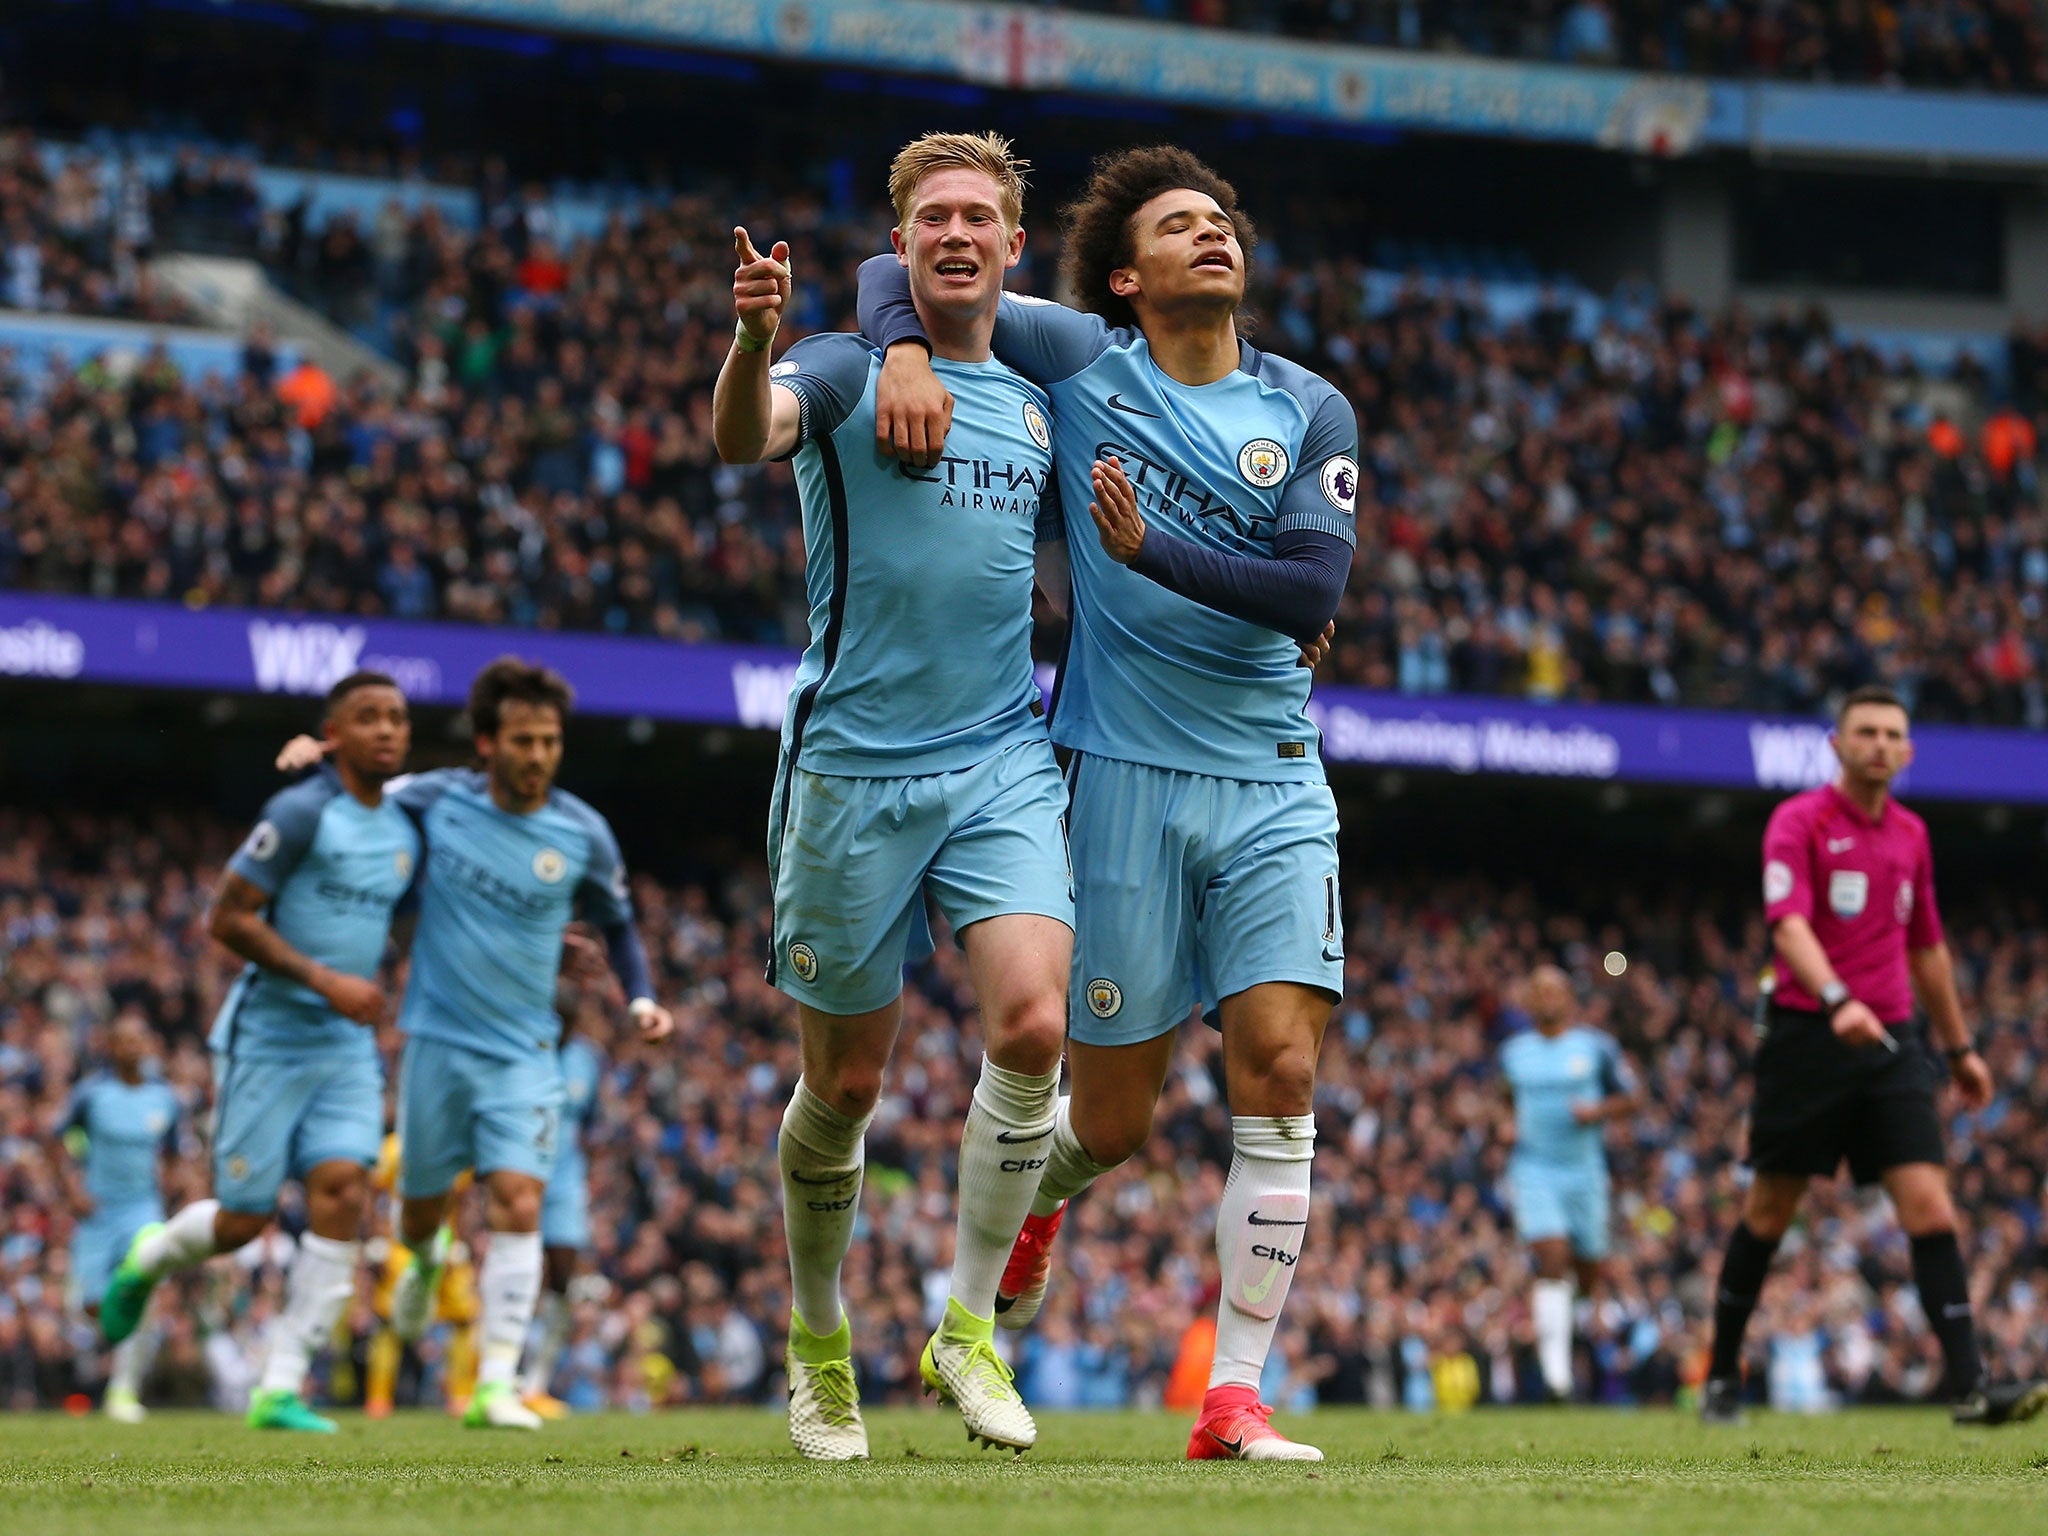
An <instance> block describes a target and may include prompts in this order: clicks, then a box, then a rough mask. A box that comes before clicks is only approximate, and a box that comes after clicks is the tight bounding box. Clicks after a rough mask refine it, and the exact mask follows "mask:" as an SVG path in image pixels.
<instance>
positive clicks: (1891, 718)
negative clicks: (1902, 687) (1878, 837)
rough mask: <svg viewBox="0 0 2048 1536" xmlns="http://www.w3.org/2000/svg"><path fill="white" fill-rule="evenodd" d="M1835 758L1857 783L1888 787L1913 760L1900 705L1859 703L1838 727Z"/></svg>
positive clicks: (1908, 733)
mask: <svg viewBox="0 0 2048 1536" xmlns="http://www.w3.org/2000/svg"><path fill="white" fill-rule="evenodd" d="M1835 756H1836V757H1837V758H1839V759H1840V760H1841V764H1842V769H1843V771H1844V772H1845V773H1846V774H1847V775H1848V776H1849V777H1850V778H1851V779H1852V780H1854V781H1855V782H1857V783H1859V784H1862V785H1865V786H1866V787H1868V788H1872V789H1884V788H1888V787H1889V786H1890V784H1891V782H1892V780H1893V779H1895V778H1897V777H1898V776H1899V775H1900V774H1902V773H1904V772H1905V771H1906V766H1907V764H1909V763H1911V762H1912V761H1913V738H1912V736H1911V734H1910V727H1909V725H1908V723H1907V720H1906V712H1905V711H1904V710H1903V709H1900V708H1899V707H1898V706H1897V705H1896V704H1858V705H1857V706H1856V707H1855V708H1854V709H1852V710H1850V711H1849V713H1848V714H1846V715H1844V716H1843V717H1842V723H1841V724H1840V725H1839V726H1837V727H1836V728H1835Z"/></svg>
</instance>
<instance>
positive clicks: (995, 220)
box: [891, 166, 1024, 314]
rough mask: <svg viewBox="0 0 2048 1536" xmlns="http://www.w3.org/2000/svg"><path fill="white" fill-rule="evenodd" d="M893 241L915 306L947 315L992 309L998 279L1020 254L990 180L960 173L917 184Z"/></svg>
mask: <svg viewBox="0 0 2048 1536" xmlns="http://www.w3.org/2000/svg"><path fill="white" fill-rule="evenodd" d="M891 239H892V240H893V241H894V243H895V246H896V253H897V255H898V256H899V257H900V258H901V259H902V261H903V264H904V265H905V266H906V267H908V268H909V269H910V290H911V293H912V294H913V295H914V296H915V297H916V299H917V301H918V302H919V303H920V304H923V305H926V306H929V307H936V308H939V309H942V310H946V311H949V312H952V313H966V314H979V313H983V312H985V311H987V310H990V309H993V308H994V307H995V304H996V301H997V299H998V298H999V297H1000V296H1001V294H1002V291H1003V274H1004V273H1005V272H1007V271H1008V270H1009V269H1010V268H1011V267H1014V266H1015V265H1017V258H1018V257H1019V256H1021V255H1022V254H1023V251H1024V231H1023V230H1021V229H1011V228H1010V227H1009V225H1008V223H1007V222H1006V221H1005V220H1004V218H1003V201H1002V189H1001V188H999V187H998V186H997V185H996V182H995V178H994V177H992V176H989V175H987V174H985V173H983V172H981V171H972V170H968V169H967V168H966V167H964V166H955V167H952V168H951V169H948V170H943V171H933V172H932V173H931V174H930V175H929V176H927V177H925V178H924V180H922V181H920V182H919V183H918V184H917V192H916V195H915V196H914V197H913V199H912V201H911V206H910V217H909V218H908V219H906V220H904V223H903V227H902V228H901V229H898V230H895V231H894V232H893V233H892V235H891Z"/></svg>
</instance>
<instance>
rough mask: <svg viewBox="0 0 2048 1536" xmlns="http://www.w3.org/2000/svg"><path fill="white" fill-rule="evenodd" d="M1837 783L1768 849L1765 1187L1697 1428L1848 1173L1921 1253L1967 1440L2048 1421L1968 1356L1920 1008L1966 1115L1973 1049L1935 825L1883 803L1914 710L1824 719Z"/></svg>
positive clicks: (1732, 1243)
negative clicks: (1939, 890)
mask: <svg viewBox="0 0 2048 1536" xmlns="http://www.w3.org/2000/svg"><path fill="white" fill-rule="evenodd" d="M1833 745H1834V749H1835V756H1836V757H1837V758H1838V759H1839V760H1840V762H1841V765H1842V771H1841V774H1840V776H1839V777H1838V778H1836V780H1835V782H1834V783H1832V784H1825V785H1822V786H1821V787H1820V788H1818V789H1811V790H1808V791H1806V793H1804V794H1799V795H1794V796H1793V797H1792V798H1791V799H1790V800H1787V801H1786V802H1785V803H1784V804H1782V805H1780V806H1779V807H1778V808H1777V810H1775V811H1773V812H1772V813H1771V820H1770V825H1769V826H1768V827H1767V828H1766V829H1765V831H1764V918H1765V920H1766V921H1767V922H1768V923H1769V924H1770V925H1771V943H1772V946H1773V948H1774V949H1775V950H1776V957H1775V965H1774V970H1775V971H1776V974H1777V987H1776V990H1775V992H1774V993H1772V994H1771V999H1770V1005H1769V1015H1768V1023H1769V1028H1768V1030H1767V1031H1766V1032H1765V1034H1764V1038H1763V1040H1762V1042H1761V1044H1760V1046H1759V1048H1758V1051H1757V1058H1756V1102H1755V1106H1754V1108H1753V1110H1752V1111H1751V1116H1750V1126H1749V1161H1750V1165H1751V1166H1752V1167H1753V1168H1754V1169H1755V1170H1756V1178H1755V1180H1754V1181H1753V1182H1752V1183H1751V1184H1750V1187H1749V1196H1748V1199H1747V1200H1746V1201H1745V1202H1744V1204H1743V1210H1742V1219H1741V1220H1740V1221H1738V1222H1737V1223H1736V1224H1735V1233H1734V1235H1733V1236H1732V1237H1731V1238H1730V1239H1729V1242H1728V1252H1727V1255H1726V1257H1725V1258H1723V1260H1722V1261H1721V1284H1720V1290H1719V1292H1718V1293H1717V1295H1716V1297H1715V1301H1714V1352H1713V1361H1712V1364H1711V1365H1710V1366H1709V1368H1708V1376H1707V1384H1706V1391H1705V1393H1704V1396H1703V1398H1702V1401H1701V1406H1700V1417H1701V1418H1702V1419H1703V1420H1705V1421H1706V1422H1707V1423H1709V1424H1732V1423H1735V1422H1737V1421H1738V1420H1739V1418H1740V1405H1741V1396H1742V1381H1741V1361H1742V1334H1743V1330H1744V1329H1745V1328H1747V1327H1748V1326H1749V1318H1750V1314H1751V1313H1752V1312H1754V1311H1755V1310H1756V1303H1757V1295H1758V1293H1759V1292H1760V1291H1762V1289H1763V1283H1764V1276H1765V1274H1766V1273H1768V1271H1769V1270H1770V1267H1771V1257H1772V1255H1773V1254H1775V1253H1776V1252H1777V1251H1778V1243H1779V1241H1780V1240H1781V1239H1782V1238H1783V1237H1784V1235H1785V1229H1786V1228H1788V1227H1789V1226H1791V1225H1792V1218H1793V1216H1794V1215H1795V1214H1796V1213H1797V1211H1798V1209H1799V1199H1800V1196H1802V1195H1803V1194H1805V1192H1806V1185H1807V1181H1808V1180H1809V1179H1812V1178H1814V1177H1816V1176H1818V1177H1822V1178H1832V1177H1833V1176H1834V1174H1835V1172H1836V1171H1837V1169H1839V1168H1840V1167H1841V1164H1842V1160H1843V1159H1844V1158H1847V1159H1848V1162H1849V1171H1850V1173H1851V1174H1852V1175H1853V1176H1854V1178H1855V1180H1856V1182H1857V1183H1858V1184H1872V1183H1877V1182H1880V1181H1881V1182H1882V1183H1883V1185H1884V1188H1885V1193H1887V1194H1888V1195H1890V1196H1891V1199H1892V1204H1893V1206H1894V1207H1895V1208H1896V1209H1897V1211H1898V1214H1899V1224H1900V1226H1902V1227H1904V1228H1905V1230H1906V1235H1907V1237H1908V1238H1909V1239H1910V1240H1911V1244H1912V1250H1913V1284H1914V1285H1915V1286H1916V1287H1917V1288H1918V1290H1919V1292H1920V1306H1921V1310H1922V1311H1924V1312H1925V1313H1926V1315H1927V1320H1928V1323H1929V1325H1930V1326H1931V1327H1932V1328H1933V1329H1934V1331H1935V1334H1936V1335H1937V1336H1938V1337H1939V1338H1940V1340H1941V1350H1942V1356H1943V1359H1944V1361H1945V1363H1946V1367H1947V1369H1946V1371H1945V1372H1944V1374H1943V1379H1942V1390H1943V1395H1944V1396H1945V1397H1946V1398H1947V1400H1948V1401H1949V1402H1951V1403H1952V1404H1953V1405H1954V1410H1955V1419H1956V1422H1957V1423H1958V1424H1987V1425H1988V1424H2010V1423H2017V1422H2019V1421H2020V1420H2022V1419H2029V1418H2032V1417H2033V1416H2034V1415H2035V1414H2037V1413H2039V1412H2040V1411H2041V1409H2042V1408H2043V1407H2044V1406H2048V1384H2044V1383H2039V1382H2024V1383H2016V1384H2011V1385H2005V1386H1992V1385H1990V1384H1989V1383H1988V1382H1986V1381H1985V1379H1984V1375H1983V1367H1982V1364H1981V1362H1980V1361H1979V1359H1978V1355H1977V1335H1976V1327H1975V1321H1974V1319H1973V1318H1972V1316H1971V1313H1970V1281H1969V1276H1968V1274H1967V1273H1966V1272H1965V1271H1964V1268H1963V1253H1962V1249H1961V1248H1960V1247H1959V1246H1958V1245H1957V1242H1956V1212H1955V1206H1954V1204H1953V1203H1951V1201H1950V1199H1949V1191H1948V1170H1947V1169H1946V1168H1945V1167H1943V1165H1942V1140H1943V1139H1942V1129H1941V1117H1940V1115H1939V1113H1938V1112H1937V1111H1936V1108H1935V1102H1934V1092H1935V1084H1936V1082H1937V1081H1938V1080H1939V1077H1940V1075H1941V1073H1940V1069H1939V1068H1938V1067H1937V1066H1936V1065H1935V1062H1934V1059H1933V1055H1932V1052H1931V1050H1930V1046H1929V1042H1928V1041H1927V1039H1926V1038H1925V1034H1924V1032H1923V1031H1921V1030H1920V1029H1918V1028H1915V1027H1913V999H1914V997H1915V995H1916V994H1917V995H1918V997H1919V1000H1920V1004H1921V1007H1922V1008H1923V1009H1924V1010H1925V1011H1926V1014H1927V1017H1928V1020H1929V1022H1930V1024H1931V1026H1932V1033H1933V1036H1934V1043H1935V1044H1938V1046H1939V1048H1940V1052H1941V1055H1942V1057H1943V1058H1944V1059H1945V1060H1946V1062H1947V1067H1948V1075H1949V1076H1950V1077H1951V1078H1952V1079H1953V1080H1954V1082H1955V1085H1956V1087H1957V1089H1958V1090H1959V1091H1960V1092H1961V1094H1962V1099H1963V1103H1964V1104H1965V1105H1967V1106H1968V1107H1969V1108H1971V1109H1981V1108H1983V1107H1984V1106H1985V1105H1986V1104H1988V1103H1989V1102H1990V1100H1991V1070H1990V1068H1989V1067H1987V1066H1986V1065H1985V1064H1984V1058H1983V1057H1982V1056H1980V1055H1978V1054H1977V1051H1976V1049H1975V1048H1974V1047H1973V1046H1972V1044H1971V1042H1970V1033H1969V1030H1968V1028H1967V1027H1966V1026H1965V1025H1964V1023H1963V1010H1962V1004H1961V1002H1960V1000H1959V999H1958V998H1957V996H1956V985H1955V972H1954V968H1953V965H1952V963H1951V962H1950V959H1949V952H1948V945H1947V944H1946V943H1944V942H1943V940H1942V933H1941V915H1940V913H1939V912H1938V911H1937V910H1936V907H1935V901H1934V857H1933V854H1932V852H1931V851H1930V849H1929V847H1928V843H1927V824H1926V823H1925V822H1923V821H1922V820H1921V819H1920V818H1919V817H1918V816H1916V815H1914V814H1913V813H1912V812H1911V811H1909V810H1907V809H1906V808H1905V807H1904V806H1903V805H1899V804H1897V803H1895V802H1894V801H1893V800H1892V798H1891V784H1892V780H1893V779H1894V778H1896V777H1897V776H1898V775H1899V774H1900V773H1902V772H1904V771H1905V768H1906V765H1907V764H1908V763H1910V762H1912V760H1913V744H1912V741H1911V739H1910V738H1909V735H1908V726H1907V719H1906V710H1905V706H1904V705H1902V704H1901V703H1900V702H1899V699H1898V696H1897V695H1896V694H1894V693H1892V692H1891V691H1890V690H1889V689H1886V688H1859V689H1857V690H1856V691H1855V692H1853V693H1851V694H1850V695H1849V696H1848V698H1846V699H1845V700H1843V702H1842V707H1841V710H1840V712H1839V713H1838V714H1837V715H1836V717H1835V733H1834V737H1833Z"/></svg>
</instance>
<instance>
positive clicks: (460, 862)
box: [391, 768, 633, 1061]
mask: <svg viewBox="0 0 2048 1536" xmlns="http://www.w3.org/2000/svg"><path fill="white" fill-rule="evenodd" d="M391 794H392V796H393V797H394V798H395V799H396V800H397V801H398V803H399V804H400V805H402V806H403V807H404V808H405V809H406V811H407V812H408V813H409V814H411V815H412V816H413V817H415V818H416V819H417V821H418V823H419V827H420V832H421V835H422V836H423V838H424V840H425V843H426V871H425V877H424V879H423V880H422V881H421V885H420V899H419V900H420V919H419V929H418V932H417V934H416V935H415V936H414V939H413V946H412V976H411V979H410V980H409V981H408V983H407V985H406V989H405V1003H404V1005H403V1006H402V1007H401V1008H400V1009H399V1014H398V1027H399V1028H400V1029H402V1030H404V1031H405V1032H406V1033H407V1034H412V1035H420V1036H424V1037H426V1038H429V1039H436V1040H443V1041H446V1042H448V1043H449V1044H451V1045H459V1046H463V1047H466V1048H467V1049H469V1050H473V1051H478V1052H481V1053H482V1054H484V1055H487V1056H494V1057H497V1058H499V1059H501V1060H508V1061H518V1060H523V1059H525V1058H527V1057H530V1056H531V1055H532V1054H533V1053H534V1052H536V1051H545V1052H552V1051H553V1050H554V1049H555V1046H556V1042H557V1041H559V1040H560V1039H561V1035H562V1021H561V1018H560V1017H559V1016H558V1015H557V1014H556V1012H555V978H556V974H557V973H558V972H559V971H560V969H561V963H562V934H563V931H564V930H565V929H566V928H567V927H568V926H569V923H570V922H571V921H572V920H573V919H574V918H576V917H577V916H578V915H579V914H580V915H581V916H584V917H587V918H589V919H590V920H591V921H592V922H594V923H597V924H599V925H600V926H609V925H611V924H614V923H621V922H630V921H632V916H633V906H632V900H631V898H630V896H629V895H628V894H627V889H626V865H625V861H624V860H623V859H622V858H621V857H620V855H619V844H618V839H617V838H615V837H614V836H613V835H612V829H611V826H610V824H609V823H608V822H606V820H605V819H604V817H602V816H600V815H599V814H598V813H597V812H596V811H595V810H593V809H591V807H590V806H588V805H586V804H585V803H584V802H583V801H581V800H579V799H577V798H576V797H575V796H574V795H572V794H570V793H569V792H568V791H566V790H562V789H557V790H554V791H552V792H551V793H550V794H549V795H548V798H547V802H546V803H545V804H544V805H542V806H541V808H540V809H539V810H537V811H534V812H532V813H531V814H529V815H524V816H519V815H514V814H513V813H512V812H510V811H502V810H500V809H498V807H497V805H496V804H494V803H493V802H492V800H491V791H490V785H489V783H488V781H487V780H486V779H485V777H484V775H483V774H481V773H479V772H476V771H475V770H473V769H468V768H441V769H436V770H435V771H433V772H431V773H422V774H417V775H414V776H412V777H410V778H405V779H400V780H397V781H395V782H394V783H393V784H392V786H391Z"/></svg>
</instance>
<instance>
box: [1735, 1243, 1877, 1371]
mask: <svg viewBox="0 0 2048 1536" xmlns="http://www.w3.org/2000/svg"><path fill="white" fill-rule="evenodd" d="M1778 1241H1779V1240H1778V1239H1777V1238H1775V1237H1771V1238H1763V1237H1758V1236H1757V1235H1756V1234H1755V1233H1754V1232H1752V1231H1750V1230H1749V1223H1748V1222H1746V1221H1738V1222H1736V1223H1735V1233H1734V1235H1733V1236H1732V1237H1730V1238H1729V1239H1728V1253H1727V1256H1726V1257H1724V1258H1723V1259H1722V1260H1721V1288H1720V1290H1719V1291H1717V1292H1716V1293H1715V1295H1714V1354H1713V1360H1712V1363H1711V1364H1709V1365H1708V1367H1707V1374H1708V1375H1709V1376H1712V1377H1715V1378H1717V1379H1725V1378H1732V1377H1735V1376H1739V1375H1741V1374H1742V1335H1743V1334H1744V1332H1746V1331H1747V1330H1748V1328H1749V1314H1750V1313H1752V1312H1754V1311H1755V1310H1756V1302H1757V1297H1758V1296H1760V1295H1761V1294H1762V1293H1763V1288H1764V1276H1766V1275H1768V1274H1769V1273H1770V1272H1771V1260H1772V1259H1773V1258H1775V1257H1776V1256H1777V1253H1778ZM1915 1252H1916V1254H1917V1252H1918V1250H1915Z"/></svg>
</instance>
